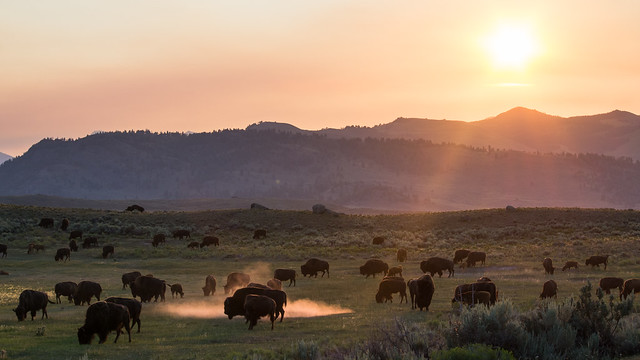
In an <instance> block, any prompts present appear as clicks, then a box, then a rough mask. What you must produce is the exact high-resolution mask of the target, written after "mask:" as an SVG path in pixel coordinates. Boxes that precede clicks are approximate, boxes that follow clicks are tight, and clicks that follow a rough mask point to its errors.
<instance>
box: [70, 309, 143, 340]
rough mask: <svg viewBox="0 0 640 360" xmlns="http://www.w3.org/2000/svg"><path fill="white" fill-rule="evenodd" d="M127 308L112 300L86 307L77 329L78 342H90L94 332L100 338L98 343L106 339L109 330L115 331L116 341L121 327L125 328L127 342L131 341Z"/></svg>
mask: <svg viewBox="0 0 640 360" xmlns="http://www.w3.org/2000/svg"><path fill="white" fill-rule="evenodd" d="M129 319H130V315H129V309H128V308H127V307H126V306H124V305H120V304H116V303H113V302H104V301H100V302H97V303H95V304H93V305H91V306H89V308H88V309H87V314H86V316H85V320H84V325H82V327H80V328H79V329H78V342H79V343H80V344H81V345H85V344H90V343H91V340H92V339H93V336H94V334H98V338H100V341H99V342H98V343H99V344H102V343H104V342H105V341H107V335H108V334H109V333H110V332H111V331H115V332H116V339H115V340H114V341H113V342H114V343H115V342H117V341H118V338H119V337H120V333H121V332H122V328H123V327H124V328H125V330H127V334H128V335H129V342H131V327H130V326H129Z"/></svg>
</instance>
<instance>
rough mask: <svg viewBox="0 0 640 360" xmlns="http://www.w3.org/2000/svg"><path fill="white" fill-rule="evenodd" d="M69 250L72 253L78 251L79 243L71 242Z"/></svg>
mask: <svg viewBox="0 0 640 360" xmlns="http://www.w3.org/2000/svg"><path fill="white" fill-rule="evenodd" d="M69 250H71V251H75V252H77V251H78V243H76V241H75V240H69Z"/></svg>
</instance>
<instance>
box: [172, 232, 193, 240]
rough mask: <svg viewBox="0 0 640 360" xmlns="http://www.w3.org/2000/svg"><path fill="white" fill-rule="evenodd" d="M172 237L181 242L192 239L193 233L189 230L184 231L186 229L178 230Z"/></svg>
mask: <svg viewBox="0 0 640 360" xmlns="http://www.w3.org/2000/svg"><path fill="white" fill-rule="evenodd" d="M172 235H173V238H174V239H176V238H177V239H180V240H182V238H189V239H191V232H190V231H189V230H184V229H181V230H176V231H174V232H173V233H172Z"/></svg>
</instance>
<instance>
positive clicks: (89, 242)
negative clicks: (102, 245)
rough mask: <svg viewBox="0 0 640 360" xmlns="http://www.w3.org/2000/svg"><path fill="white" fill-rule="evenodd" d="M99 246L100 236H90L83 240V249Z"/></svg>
mask: <svg viewBox="0 0 640 360" xmlns="http://www.w3.org/2000/svg"><path fill="white" fill-rule="evenodd" d="M97 246H98V238H97V237H95V236H90V237H88V238H86V239H84V241H82V248H83V249H88V248H91V247H97Z"/></svg>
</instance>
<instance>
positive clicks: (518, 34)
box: [484, 24, 538, 70]
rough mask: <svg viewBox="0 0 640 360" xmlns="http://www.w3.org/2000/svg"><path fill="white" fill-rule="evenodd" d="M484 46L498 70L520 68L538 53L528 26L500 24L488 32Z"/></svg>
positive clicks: (535, 42)
mask: <svg viewBox="0 0 640 360" xmlns="http://www.w3.org/2000/svg"><path fill="white" fill-rule="evenodd" d="M484 46H485V48H486V50H487V52H488V54H489V56H490V57H491V60H492V62H493V65H494V66H495V67H496V68H497V69H498V70H522V69H524V68H525V67H526V66H527V64H528V63H529V61H530V60H531V59H532V58H533V57H534V56H535V55H537V53H538V44H537V41H536V39H535V36H534V35H533V32H532V30H531V28H530V27H528V26H526V25H519V24H502V25H500V26H499V27H497V28H496V29H494V30H493V32H492V33H490V34H489V35H488V36H487V37H486V39H485V41H484Z"/></svg>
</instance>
